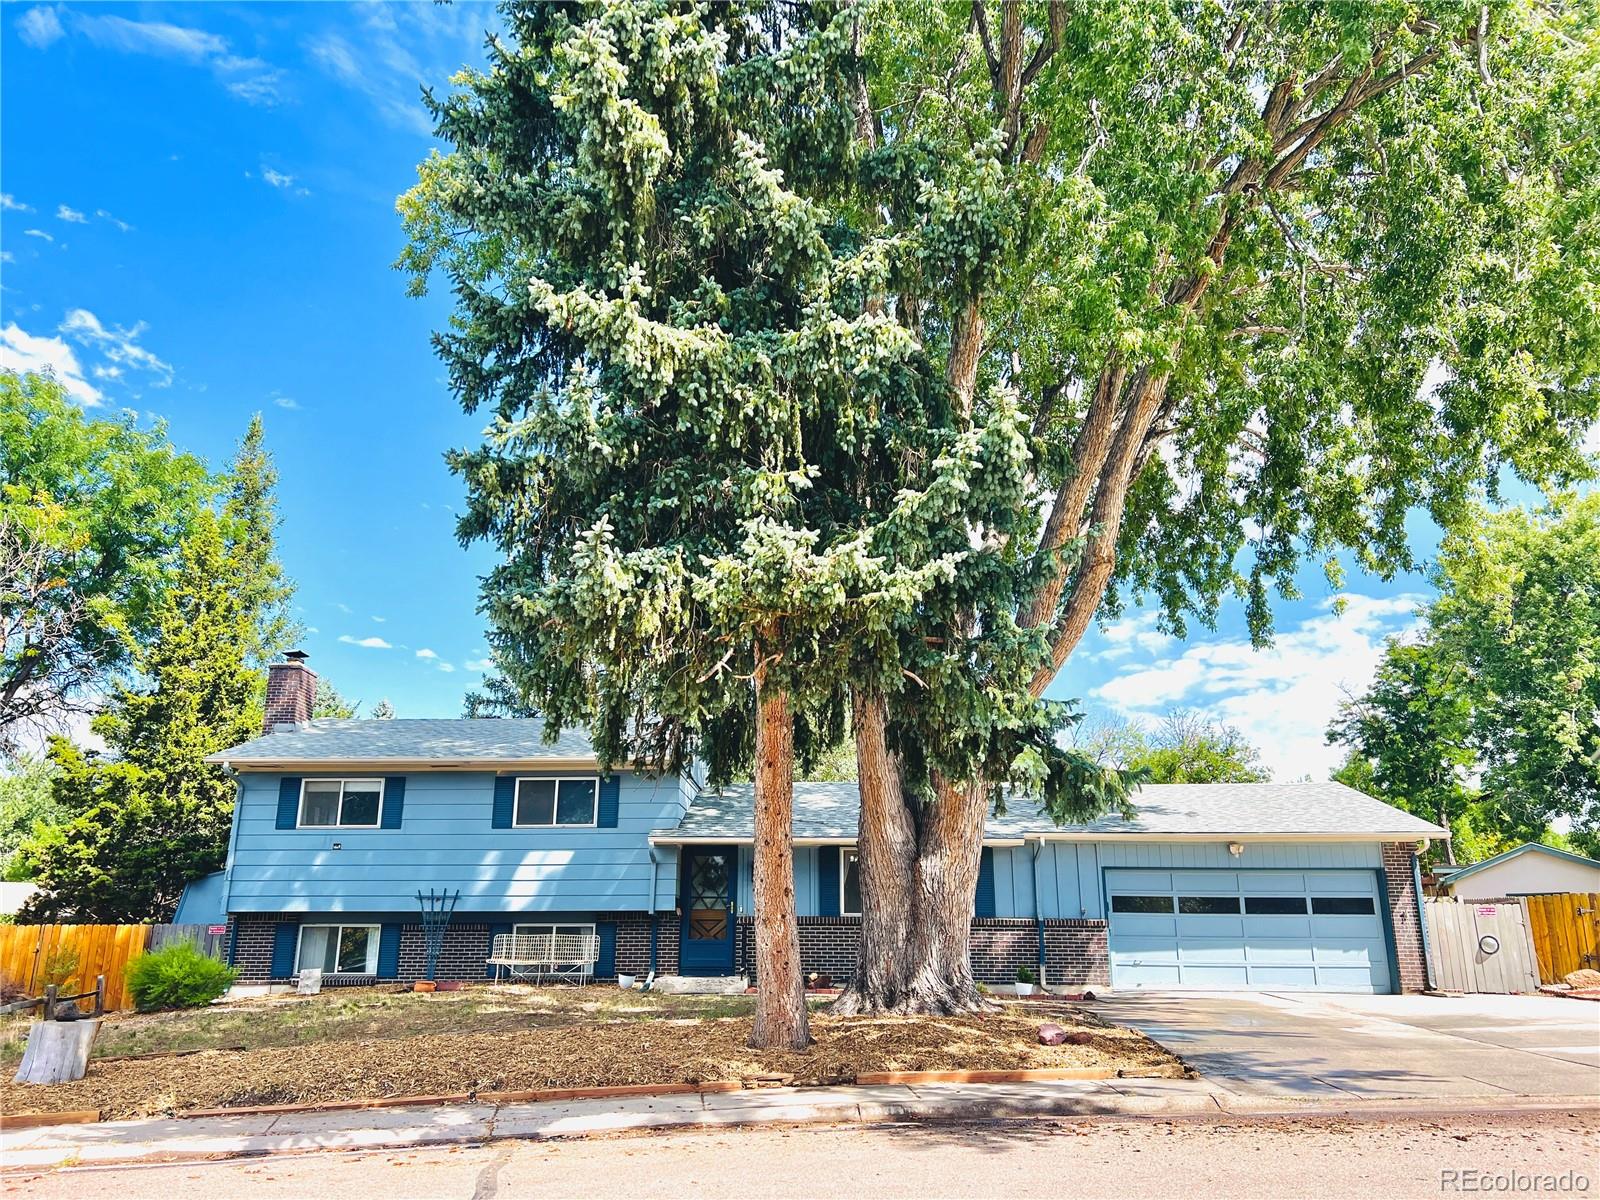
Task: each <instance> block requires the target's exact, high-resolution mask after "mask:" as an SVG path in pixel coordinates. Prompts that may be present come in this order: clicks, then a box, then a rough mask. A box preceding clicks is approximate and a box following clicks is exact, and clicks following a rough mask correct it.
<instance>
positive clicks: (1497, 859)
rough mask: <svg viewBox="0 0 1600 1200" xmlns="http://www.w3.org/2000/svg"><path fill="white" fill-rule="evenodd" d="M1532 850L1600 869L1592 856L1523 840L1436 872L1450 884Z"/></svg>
mask: <svg viewBox="0 0 1600 1200" xmlns="http://www.w3.org/2000/svg"><path fill="white" fill-rule="evenodd" d="M1530 851H1538V852H1539V853H1540V854H1548V855H1550V857H1552V858H1559V859H1564V860H1565V861H1567V862H1570V863H1577V864H1578V865H1579V866H1581V867H1594V868H1595V869H1596V870H1600V862H1597V861H1595V860H1594V859H1592V858H1585V857H1584V856H1583V855H1581V854H1574V853H1572V851H1570V850H1558V849H1556V848H1555V847H1554V846H1545V845H1541V844H1540V843H1538V842H1523V843H1522V845H1520V846H1513V847H1511V849H1509V850H1503V851H1501V852H1500V853H1499V854H1496V855H1495V856H1494V857H1493V858H1486V859H1484V860H1483V861H1482V862H1476V863H1473V864H1472V865H1471V866H1466V867H1451V868H1435V869H1434V874H1435V875H1436V876H1438V879H1439V882H1440V883H1443V884H1446V885H1449V884H1452V883H1456V882H1458V881H1460V880H1462V879H1465V878H1466V877H1467V876H1468V875H1476V874H1477V873H1478V872H1479V871H1486V870H1488V869H1489V868H1490V867H1496V866H1499V865H1500V864H1501V863H1503V862H1507V861H1509V860H1511V859H1513V858H1516V857H1517V856H1518V855H1520V854H1527V853H1529V852H1530Z"/></svg>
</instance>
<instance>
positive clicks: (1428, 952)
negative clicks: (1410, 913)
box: [1411, 854, 1438, 992]
mask: <svg viewBox="0 0 1600 1200" xmlns="http://www.w3.org/2000/svg"><path fill="white" fill-rule="evenodd" d="M1411 886H1412V887H1413V888H1414V889H1415V891H1414V892H1413V895H1414V896H1415V897H1416V901H1417V926H1418V928H1420V929H1421V930H1422V977H1423V981H1424V982H1425V983H1426V984H1427V985H1428V990H1429V991H1430V992H1432V991H1437V990H1438V989H1437V987H1436V985H1435V984H1434V980H1433V947H1432V946H1431V945H1430V944H1429V942H1428V909H1427V906H1426V905H1425V904H1424V903H1423V901H1422V858H1421V856H1420V855H1417V854H1413V855H1412V856H1411Z"/></svg>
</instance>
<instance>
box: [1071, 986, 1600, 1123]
mask: <svg viewBox="0 0 1600 1200" xmlns="http://www.w3.org/2000/svg"><path fill="white" fill-rule="evenodd" d="M1088 1007H1090V1008H1092V1009H1093V1010H1094V1011H1095V1012H1097V1013H1099V1014H1100V1015H1101V1016H1102V1017H1105V1018H1106V1019H1107V1020H1110V1021H1114V1022H1116V1023H1117V1024H1119V1025H1128V1026H1132V1027H1133V1028H1135V1029H1138V1030H1140V1031H1141V1032H1143V1033H1145V1034H1147V1035H1148V1036H1150V1037H1151V1038H1153V1039H1155V1040H1156V1041H1157V1042H1160V1043H1161V1044H1162V1045H1163V1046H1165V1047H1166V1048H1167V1049H1169V1050H1171V1051H1172V1052H1173V1053H1174V1054H1177V1055H1179V1056H1181V1057H1182V1058H1183V1059H1184V1060H1185V1061H1186V1062H1188V1063H1189V1065H1190V1066H1192V1067H1194V1069H1195V1070H1197V1071H1199V1072H1200V1073H1201V1074H1202V1075H1204V1076H1205V1077H1206V1078H1207V1079H1209V1080H1211V1081H1212V1082H1213V1083H1214V1084H1216V1085H1218V1086H1220V1087H1223V1088H1226V1089H1227V1090H1229V1091H1233V1092H1237V1093H1239V1094H1241V1095H1253V1096H1306V1097H1317V1098H1321V1099H1328V1098H1332V1097H1335V1096H1338V1095H1341V1094H1343V1095H1354V1096H1367V1097H1372V1096H1393V1097H1402V1096H1409V1097H1440V1098H1443V1097H1462V1096H1500V1095H1506V1096H1544V1097H1553V1098H1560V1097H1569V1096H1570V1097H1579V1096H1582V1097H1587V1098H1589V1099H1591V1100H1593V1099H1595V1098H1600V1004H1593V1003H1586V1002H1584V1001H1580V1000H1563V999H1559V998H1556V997H1550V996H1459V997H1435V996H1343V995H1337V996H1336V995H1326V994H1320V993H1319V994H1309V993H1290V992H1277V993H1260V992H1251V993H1244V992H1224V993H1195V992H1184V993H1178V992H1127V993H1118V994H1114V995H1106V996H1103V997H1102V998H1101V999H1100V1000H1098V1001H1096V1002H1094V1003H1093V1004H1091V1005H1089V1006H1088Z"/></svg>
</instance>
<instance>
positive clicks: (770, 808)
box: [750, 650, 811, 1050]
mask: <svg viewBox="0 0 1600 1200" xmlns="http://www.w3.org/2000/svg"><path fill="white" fill-rule="evenodd" d="M757 653H758V655H759V654H760V651H759V650H758V651H757ZM756 710H757V711H756V777H755V785H756V828H755V838H756V844H755V907H756V913H755V917H756V920H755V933H756V1020H755V1030H754V1032H753V1033H752V1034H751V1035H750V1044H751V1045H752V1046H754V1047H755V1048H756V1049H758V1050H804V1049H805V1048H806V1047H807V1046H809V1045H810V1044H811V1028H810V1025H809V1024H808V1022H807V1020H806V989H805V980H804V979H803V978H802V976H801V974H800V927H799V923H798V922H797V921H796V920H795V912H794V843H793V840H792V837H793V829H794V716H793V714H792V713H791V712H790V711H789V693H788V692H787V691H786V690H784V689H783V688H780V687H775V686H774V687H769V686H768V685H767V682H766V671H765V669H764V668H761V667H758V668H757V669H756Z"/></svg>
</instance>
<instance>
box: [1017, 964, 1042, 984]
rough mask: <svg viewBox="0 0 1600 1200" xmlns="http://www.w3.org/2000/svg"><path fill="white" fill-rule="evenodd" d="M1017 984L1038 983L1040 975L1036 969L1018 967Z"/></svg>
mask: <svg viewBox="0 0 1600 1200" xmlns="http://www.w3.org/2000/svg"><path fill="white" fill-rule="evenodd" d="M1017 982H1018V983H1038V982H1039V975H1038V973H1037V972H1036V971H1034V969H1033V968H1032V967H1018V968H1017Z"/></svg>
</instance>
